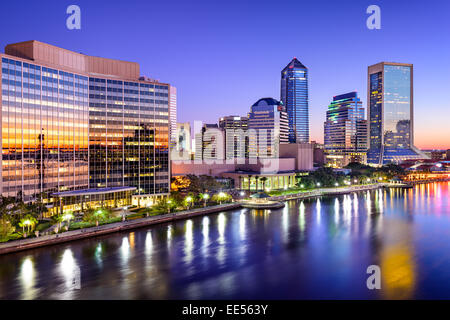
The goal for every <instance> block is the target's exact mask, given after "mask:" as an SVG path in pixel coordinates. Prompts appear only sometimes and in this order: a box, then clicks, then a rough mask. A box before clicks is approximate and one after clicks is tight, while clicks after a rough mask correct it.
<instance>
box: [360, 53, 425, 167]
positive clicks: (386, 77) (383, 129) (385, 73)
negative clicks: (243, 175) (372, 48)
mask: <svg viewBox="0 0 450 320" xmlns="http://www.w3.org/2000/svg"><path fill="white" fill-rule="evenodd" d="M367 84H368V88H367V90H368V93H367V99H368V103H367V105H368V109H367V120H368V124H369V130H368V131H369V151H368V153H367V162H368V163H369V164H374V165H383V164H386V163H389V162H394V163H399V162H401V161H403V160H409V159H421V158H427V156H426V155H424V154H423V153H422V152H421V151H419V150H418V149H417V148H416V147H414V100H413V65H412V64H405V63H391V62H381V63H378V64H375V65H372V66H369V68H368V80H367Z"/></svg>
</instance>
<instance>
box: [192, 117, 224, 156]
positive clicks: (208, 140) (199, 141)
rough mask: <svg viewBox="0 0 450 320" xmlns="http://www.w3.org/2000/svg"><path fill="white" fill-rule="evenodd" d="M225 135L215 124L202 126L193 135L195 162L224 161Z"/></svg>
mask: <svg viewBox="0 0 450 320" xmlns="http://www.w3.org/2000/svg"><path fill="white" fill-rule="evenodd" d="M224 159H225V133H224V130H223V129H222V128H219V126H218V125H217V124H215V123H213V124H207V123H205V124H204V125H203V126H202V129H201V131H200V132H199V133H197V134H196V135H195V160H224Z"/></svg>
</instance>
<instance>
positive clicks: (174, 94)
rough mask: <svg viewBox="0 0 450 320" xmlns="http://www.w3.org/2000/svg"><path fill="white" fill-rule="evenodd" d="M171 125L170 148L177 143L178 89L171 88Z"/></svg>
mask: <svg viewBox="0 0 450 320" xmlns="http://www.w3.org/2000/svg"><path fill="white" fill-rule="evenodd" d="M169 123H170V133H169V134H170V147H171V148H174V147H175V145H176V143H177V88H176V87H174V86H170V87H169Z"/></svg>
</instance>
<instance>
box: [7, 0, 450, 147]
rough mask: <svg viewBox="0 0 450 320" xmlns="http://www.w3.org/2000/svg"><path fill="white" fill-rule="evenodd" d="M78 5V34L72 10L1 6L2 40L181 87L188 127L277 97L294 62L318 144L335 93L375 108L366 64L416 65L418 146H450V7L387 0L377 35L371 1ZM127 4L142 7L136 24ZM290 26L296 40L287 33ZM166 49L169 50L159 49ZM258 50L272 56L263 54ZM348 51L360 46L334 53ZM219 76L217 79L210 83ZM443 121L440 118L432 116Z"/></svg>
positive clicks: (181, 114) (181, 112)
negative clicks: (48, 46) (302, 76)
mask: <svg viewBox="0 0 450 320" xmlns="http://www.w3.org/2000/svg"><path fill="white" fill-rule="evenodd" d="M77 4H78V5H79V6H80V8H81V12H82V25H81V30H76V31H73V30H68V29H67V28H66V27H65V19H66V18H67V15H66V13H65V11H66V7H67V4H66V3H57V4H55V3H54V2H50V1H42V2H39V4H37V3H36V4H34V3H31V4H27V6H21V5H20V4H19V3H13V2H9V3H6V4H4V9H5V10H2V12H1V13H0V18H1V19H0V26H1V27H2V29H4V30H5V29H6V30H8V32H7V33H4V34H3V35H2V37H1V38H0V46H1V47H2V48H3V47H4V46H5V45H6V44H8V43H15V42H20V41H26V40H30V39H38V40H40V41H43V42H46V43H52V44H54V45H56V46H59V47H62V48H66V49H68V50H76V51H77V52H83V53H85V54H88V55H89V54H95V55H99V56H103V57H108V58H111V59H121V60H127V61H139V62H140V63H141V70H142V74H143V75H147V76H149V77H151V78H156V79H160V80H161V81H162V82H164V81H172V82H173V85H174V86H175V87H177V88H178V121H179V122H187V121H189V122H191V124H192V123H193V121H194V120H202V121H203V122H205V123H210V122H213V121H216V120H217V119H218V118H220V117H221V116H224V115H225V114H237V115H241V116H245V115H246V113H247V110H248V109H249V108H250V106H251V105H252V103H253V102H254V101H256V100H257V99H259V98H260V97H274V98H278V97H279V91H280V85H279V72H280V69H281V68H282V67H283V66H284V65H285V63H286V61H289V60H290V59H292V58H293V57H297V58H298V59H299V60H300V61H301V62H302V63H304V64H305V65H306V66H308V69H309V101H310V103H309V109H310V140H316V141H321V142H322V141H323V132H322V131H323V130H322V123H323V121H324V119H325V118H324V114H325V111H326V108H327V106H328V102H329V97H330V96H335V95H338V94H342V93H345V92H350V91H357V92H358V93H359V94H360V97H361V100H362V101H363V107H364V108H367V96H366V89H365V88H366V85H367V83H366V72H367V66H369V65H372V64H374V63H377V62H379V61H393V62H405V63H412V64H414V67H415V71H416V81H415V112H416V117H415V119H416V120H415V124H414V125H415V141H416V145H417V146H418V147H419V148H422V149H429V148H442V149H446V148H448V147H450V146H449V144H448V142H447V141H446V139H445V137H447V136H450V127H449V126H447V125H446V120H447V119H448V118H449V117H450V108H448V99H447V98H446V95H445V93H446V91H447V85H446V83H448V80H446V75H447V72H446V71H448V70H450V61H448V59H446V58H445V57H448V56H449V55H450V44H449V42H448V41H442V39H441V38H442V37H441V36H440V34H441V33H440V31H441V30H443V29H445V28H447V29H448V26H449V24H450V22H449V21H448V19H446V15H445V13H446V12H448V11H449V10H450V3H448V1H432V2H430V3H428V4H427V6H426V7H423V6H422V5H421V3H420V2H419V1H408V2H405V1H396V2H395V3H394V2H381V3H380V7H381V10H382V25H381V29H380V30H369V29H367V27H366V19H367V17H368V15H367V14H366V8H367V7H368V6H369V5H370V4H371V3H370V2H369V1H361V3H359V4H357V5H355V4H354V3H339V4H338V3H335V2H334V1H322V2H321V3H320V4H319V3H307V2H302V1H297V2H291V1H285V2H283V1H282V2H280V3H277V4H273V3H268V2H264V1H263V2H258V6H254V5H252V4H250V3H245V4H242V3H239V2H237V1H230V2H228V3H227V5H226V6H224V5H223V4H219V3H208V2H204V1H203V2H202V1H197V2H193V3H189V4H186V3H183V2H176V1H175V2H173V3H170V4H167V3H160V2H159V3H151V4H150V3H138V2H134V1H130V2H128V3H123V4H120V3H119V4H117V5H115V6H104V5H103V4H102V3H100V2H98V3H97V2H88V1H79V2H78V3H77ZM129 6H133V7H134V8H137V10H133V16H132V17H131V16H130V15H131V13H130V11H129V10H128V9H127V8H128V7H129ZM287 7H289V10H286V8H287ZM186 12H189V13H192V14H186ZM297 12H304V13H305V14H304V15H302V23H301V24H300V25H298V23H297V22H296V21H297V20H295V19H293V18H294V17H296V15H297ZM269 14H270V17H271V19H272V20H277V19H278V20H279V19H283V21H285V22H284V23H283V25H284V27H283V28H281V27H279V26H277V25H274V24H267V25H265V24H262V23H261V22H260V18H259V17H260V16H263V17H264V16H266V17H268V15H269ZM336 16H338V17H339V19H337V18H336ZM244 17H245V19H244ZM296 19H297V18H296ZM148 21H152V25H161V26H164V28H159V29H158V31H157V32H152V33H151V37H150V38H149V40H148V41H141V39H142V37H141V36H140V35H141V34H142V32H140V31H139V30H146V29H147V23H148ZM35 26H39V28H35ZM181 26H183V27H181ZM302 26H308V27H307V28H306V27H305V28H302ZM286 28H290V29H292V30H294V31H296V32H298V34H297V35H295V34H294V35H293V34H291V33H287V34H285V33H283V30H285V29H286ZM292 38H293V39H294V41H292ZM99 39H101V40H100V41H99ZM288 39H290V41H287V40H288ZM295 39H298V41H295ZM415 39H421V41H415ZM169 40H170V41H169ZM158 41H164V43H166V45H165V46H163V47H157V48H156V47H155V45H154V44H155V43H157V42H158ZM374 42H376V43H378V46H377V50H373V43H374ZM264 44H270V45H265V46H264ZM305 44H307V45H305ZM258 47H263V48H264V49H261V50H256V51H255V48H258ZM348 47H353V48H355V49H354V50H342V51H340V50H337V49H336V48H348ZM237 48H239V50H236V49H237ZM429 48H435V49H434V50H429ZM211 70H214V72H213V73H212V72H211ZM212 74H213V75H214V81H206V79H208V78H209V77H211V75H212ZM206 110H208V113H207V114H206V113H205V111H206ZM225 110H226V112H224V111H225ZM437 113H439V114H440V116H439V117H435V116H434V115H435V114H437Z"/></svg>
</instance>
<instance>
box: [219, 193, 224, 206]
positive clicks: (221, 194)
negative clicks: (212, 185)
mask: <svg viewBox="0 0 450 320" xmlns="http://www.w3.org/2000/svg"><path fill="white" fill-rule="evenodd" d="M217 197H218V198H219V204H222V200H223V198H225V193H223V192H219V194H218V195H217Z"/></svg>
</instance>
